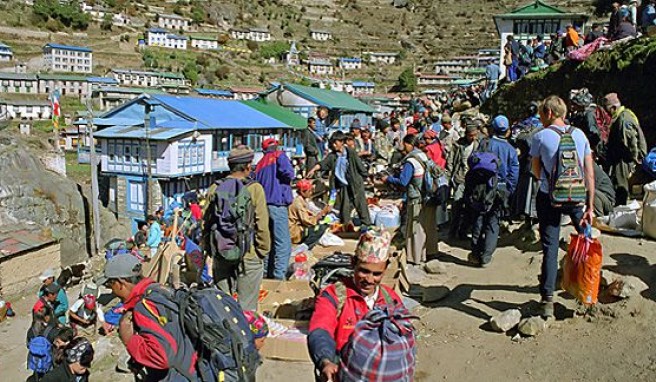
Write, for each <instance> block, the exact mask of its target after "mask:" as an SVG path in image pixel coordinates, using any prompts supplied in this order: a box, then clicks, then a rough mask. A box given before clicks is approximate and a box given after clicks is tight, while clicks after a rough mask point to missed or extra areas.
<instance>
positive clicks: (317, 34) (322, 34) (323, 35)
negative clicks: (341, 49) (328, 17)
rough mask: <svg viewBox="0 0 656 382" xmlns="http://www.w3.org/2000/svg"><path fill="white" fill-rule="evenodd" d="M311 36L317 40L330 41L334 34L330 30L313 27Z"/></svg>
mask: <svg viewBox="0 0 656 382" xmlns="http://www.w3.org/2000/svg"><path fill="white" fill-rule="evenodd" d="M310 37H312V39H313V40H317V41H328V40H330V39H332V38H333V35H332V33H330V32H328V31H324V30H318V29H311V30H310Z"/></svg>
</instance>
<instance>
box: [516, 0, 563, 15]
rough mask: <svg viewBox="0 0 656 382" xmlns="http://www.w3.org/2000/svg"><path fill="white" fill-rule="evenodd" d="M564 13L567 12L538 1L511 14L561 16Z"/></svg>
mask: <svg viewBox="0 0 656 382" xmlns="http://www.w3.org/2000/svg"><path fill="white" fill-rule="evenodd" d="M563 13H566V12H565V11H563V10H561V9H558V8H556V7H554V6H551V5H549V4H546V3H543V2H542V1H540V0H536V1H535V2H534V3H532V4H527V5H525V6H523V7H519V8H517V9H515V10H514V11H512V12H510V14H511V15H553V14H556V15H560V14H563Z"/></svg>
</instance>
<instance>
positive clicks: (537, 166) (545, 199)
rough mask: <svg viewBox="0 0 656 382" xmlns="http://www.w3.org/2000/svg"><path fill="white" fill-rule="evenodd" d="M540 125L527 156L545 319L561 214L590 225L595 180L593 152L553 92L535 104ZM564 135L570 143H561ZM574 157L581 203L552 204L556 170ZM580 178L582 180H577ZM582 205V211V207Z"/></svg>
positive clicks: (551, 291) (550, 312) (579, 224)
mask: <svg viewBox="0 0 656 382" xmlns="http://www.w3.org/2000/svg"><path fill="white" fill-rule="evenodd" d="M538 112H539V114H540V119H541V120H542V124H543V125H544V126H545V127H544V128H543V129H541V130H540V131H538V132H537V133H536V134H535V135H534V136H533V141H532V143H531V151H530V155H531V157H532V158H533V159H532V170H533V176H534V177H535V178H536V179H539V180H540V186H539V190H538V193H537V196H536V209H537V216H538V225H539V231H540V242H541V244H542V252H543V254H544V256H543V258H542V268H541V273H540V278H539V280H540V295H541V297H542V300H541V312H540V313H541V315H542V316H543V317H545V318H549V317H553V315H554V303H553V298H554V293H555V290H556V277H557V273H558V243H559V240H560V223H561V217H562V215H567V216H569V217H570V218H571V220H572V223H573V224H574V228H575V229H576V231H577V232H579V233H582V232H583V228H582V226H583V225H592V218H593V216H594V199H595V183H594V169H593V159H592V151H591V149H590V143H589V142H588V139H587V138H586V137H585V134H584V133H583V131H581V130H579V129H577V128H574V127H571V126H569V125H567V124H566V123H565V116H566V115H567V106H566V105H565V101H563V100H562V99H561V98H559V97H557V96H555V95H553V96H549V97H547V98H546V99H545V100H544V101H542V103H541V104H540V105H539V106H538ZM564 138H567V140H568V141H569V142H573V147H572V145H571V144H568V145H567V147H565V145H561V142H562V140H563V139H564ZM564 156H568V157H576V158H575V159H576V160H577V161H576V162H575V163H574V167H572V168H571V170H572V173H575V174H578V176H579V177H581V178H583V179H584V180H585V195H584V196H583V195H578V194H577V196H578V197H584V198H585V202H584V205H582V204H580V203H569V204H568V203H554V202H553V200H555V197H556V196H557V193H556V191H557V190H556V189H555V185H556V183H557V181H558V180H559V175H560V174H558V171H559V168H560V167H561V163H562V159H561V158H559V157H564ZM578 180H579V181H581V179H578ZM584 208H585V210H584Z"/></svg>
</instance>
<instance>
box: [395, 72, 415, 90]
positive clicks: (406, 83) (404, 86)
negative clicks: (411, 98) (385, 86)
mask: <svg viewBox="0 0 656 382" xmlns="http://www.w3.org/2000/svg"><path fill="white" fill-rule="evenodd" d="M399 87H400V88H401V91H405V92H414V91H416V90H417V77H416V76H415V73H414V71H413V70H412V68H407V69H405V70H404V71H403V72H401V74H400V75H399Z"/></svg>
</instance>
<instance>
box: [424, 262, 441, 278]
mask: <svg viewBox="0 0 656 382" xmlns="http://www.w3.org/2000/svg"><path fill="white" fill-rule="evenodd" d="M424 271H426V273H430V274H432V275H441V274H444V273H446V265H444V263H442V262H441V261H439V260H431V261H429V262H427V263H426V264H424Z"/></svg>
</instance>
